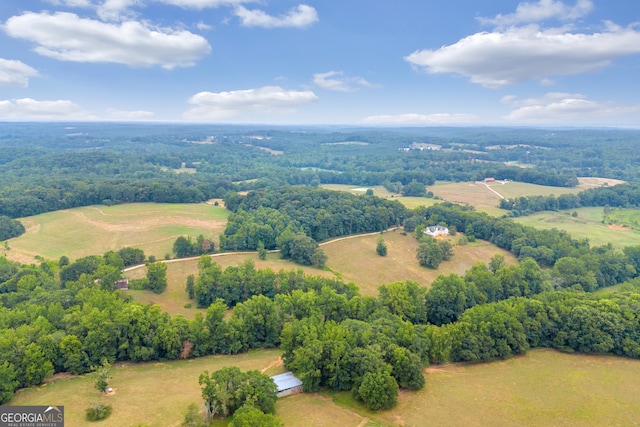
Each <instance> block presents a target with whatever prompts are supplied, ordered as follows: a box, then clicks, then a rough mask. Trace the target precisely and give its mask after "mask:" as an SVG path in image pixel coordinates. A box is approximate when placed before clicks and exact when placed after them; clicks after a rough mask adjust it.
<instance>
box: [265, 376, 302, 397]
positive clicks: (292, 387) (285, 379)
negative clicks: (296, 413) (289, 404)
mask: <svg viewBox="0 0 640 427" xmlns="http://www.w3.org/2000/svg"><path fill="white" fill-rule="evenodd" d="M271 379H272V380H273V382H274V383H276V387H277V388H278V394H277V396H278V397H284V396H289V395H291V394H296V393H302V381H300V379H298V378H296V376H295V375H293V372H285V373H284V374H280V375H274V376H273V377H271Z"/></svg>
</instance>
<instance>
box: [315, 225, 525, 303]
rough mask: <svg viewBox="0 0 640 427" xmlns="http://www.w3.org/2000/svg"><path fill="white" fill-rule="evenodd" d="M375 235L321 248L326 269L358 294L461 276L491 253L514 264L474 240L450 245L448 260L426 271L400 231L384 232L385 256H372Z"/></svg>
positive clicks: (413, 241)
mask: <svg viewBox="0 0 640 427" xmlns="http://www.w3.org/2000/svg"><path fill="white" fill-rule="evenodd" d="M378 236H379V234H377V233H376V234H373V235H368V236H358V237H354V238H350V239H344V240H339V241H335V242H331V243H328V244H325V245H323V246H322V248H323V250H324V251H325V253H326V254H327V256H328V258H329V260H328V261H327V266H328V267H329V268H331V269H332V270H333V271H335V272H336V273H337V274H339V276H340V277H342V279H343V280H344V281H347V282H351V281H352V282H355V283H356V284H357V285H358V286H359V287H360V293H361V294H362V295H378V287H380V285H382V284H385V283H390V282H395V281H398V280H415V281H416V282H418V283H420V284H421V285H423V286H428V285H430V284H431V282H433V280H434V279H435V278H436V277H437V276H438V275H440V274H445V275H447V274H450V273H457V274H463V273H464V272H465V271H466V270H468V269H469V268H471V266H473V264H475V263H476V262H488V261H489V260H490V259H491V257H492V256H493V255H495V254H502V255H504V257H505V260H506V261H507V262H516V259H515V257H514V256H513V255H512V254H511V253H509V252H507V251H505V250H502V249H500V248H498V247H496V246H494V245H492V244H490V243H487V242H484V241H477V242H475V243H470V244H468V245H466V246H454V249H453V251H454V256H453V257H452V258H451V260H449V261H445V262H443V263H442V264H440V267H439V268H438V269H437V270H430V269H428V268H424V267H421V266H420V264H418V260H417V259H416V252H417V249H418V242H417V240H416V239H415V238H414V237H413V236H412V235H411V234H407V235H403V234H402V232H401V231H400V230H396V231H392V232H387V233H384V234H383V237H384V241H385V243H386V245H387V249H388V252H387V253H388V254H387V256H386V257H381V256H379V255H378V254H377V253H376V242H377V240H378ZM457 239H458V237H457V236H456V237H450V241H451V242H452V243H455V242H457ZM346 254H348V255H346Z"/></svg>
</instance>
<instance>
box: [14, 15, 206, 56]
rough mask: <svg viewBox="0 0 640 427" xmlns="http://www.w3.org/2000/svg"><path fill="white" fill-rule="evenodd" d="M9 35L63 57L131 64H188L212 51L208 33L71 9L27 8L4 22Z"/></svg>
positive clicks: (50, 54) (42, 53)
mask: <svg viewBox="0 0 640 427" xmlns="http://www.w3.org/2000/svg"><path fill="white" fill-rule="evenodd" d="M4 30H5V32H6V33H7V34H8V35H10V36H11V37H15V38H21V39H25V40H29V41H31V42H33V43H35V44H36V47H35V48H34V51H35V52H37V53H38V54H40V55H43V56H47V57H51V58H55V59H58V60H61V61H73V62H94V63H108V62H111V63H119V64H124V65H128V66H130V67H153V66H160V67H163V68H166V69H172V68H175V67H188V66H192V65H194V64H195V62H196V61H197V60H198V59H200V58H202V57H203V56H204V55H206V54H208V53H209V52H210V51H211V46H209V43H208V42H207V40H206V39H205V38H204V37H201V36H199V35H196V34H193V33H191V32H189V31H185V30H176V29H171V28H159V27H152V26H150V25H149V24H146V23H142V22H137V21H125V22H122V23H119V24H110V23H104V22H101V21H95V20H91V19H87V18H80V17H79V16H78V15H76V14H73V13H67V12H58V13H53V14H51V13H48V12H41V13H33V12H26V13H24V14H22V15H19V16H13V17H11V18H9V19H8V20H7V22H6V23H5V25H4Z"/></svg>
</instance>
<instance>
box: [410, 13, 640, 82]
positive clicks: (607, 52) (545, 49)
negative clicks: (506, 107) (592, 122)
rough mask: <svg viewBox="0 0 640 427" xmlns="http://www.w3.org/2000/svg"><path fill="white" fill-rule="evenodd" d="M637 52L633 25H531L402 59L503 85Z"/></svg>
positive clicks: (639, 43)
mask: <svg viewBox="0 0 640 427" xmlns="http://www.w3.org/2000/svg"><path fill="white" fill-rule="evenodd" d="M637 53H640V32H638V31H636V30H635V29H634V27H628V28H620V27H616V26H614V25H608V28H607V31H604V32H601V33H594V34H581V33H570V32H564V31H562V32H561V31H558V29H550V30H541V29H539V28H538V27H537V26H535V25H530V26H526V27H511V28H509V29H507V30H505V31H494V32H482V33H477V34H473V35H471V36H468V37H465V38H463V39H461V40H460V41H458V42H457V43H455V44H452V45H449V46H443V47H442V48H440V49H437V50H430V49H425V50H421V51H416V52H414V53H412V54H411V55H409V56H407V57H405V60H406V61H408V62H409V63H411V64H413V65H415V66H417V67H423V68H424V69H425V70H426V71H427V72H429V73H456V74H461V75H463V76H467V77H469V78H470V79H471V81H472V82H474V83H479V84H482V85H483V86H486V87H501V86H506V85H511V84H515V83H521V82H524V81H527V80H535V79H540V80H542V81H543V82H546V81H548V80H546V79H547V77H548V76H553V75H572V74H580V73H586V72H590V71H594V70H597V69H599V68H602V67H605V66H607V65H609V64H610V63H611V61H612V60H614V59H616V58H618V57H622V56H625V55H633V54H637Z"/></svg>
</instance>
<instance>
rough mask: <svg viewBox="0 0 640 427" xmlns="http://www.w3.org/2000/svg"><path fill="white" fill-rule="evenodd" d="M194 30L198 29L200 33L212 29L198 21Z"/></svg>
mask: <svg viewBox="0 0 640 427" xmlns="http://www.w3.org/2000/svg"><path fill="white" fill-rule="evenodd" d="M196 28H197V29H199V30H200V31H209V30H211V29H212V28H213V27H212V26H211V25H209V24H205V23H204V22H202V21H200V22H198V23H197V24H196Z"/></svg>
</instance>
